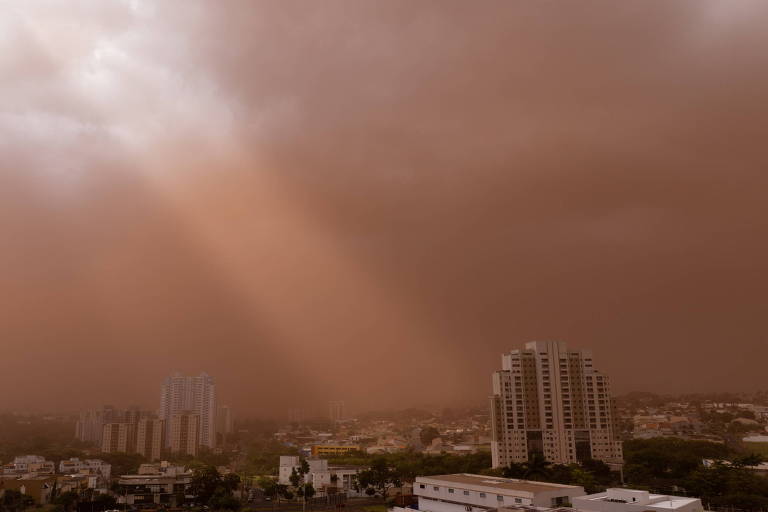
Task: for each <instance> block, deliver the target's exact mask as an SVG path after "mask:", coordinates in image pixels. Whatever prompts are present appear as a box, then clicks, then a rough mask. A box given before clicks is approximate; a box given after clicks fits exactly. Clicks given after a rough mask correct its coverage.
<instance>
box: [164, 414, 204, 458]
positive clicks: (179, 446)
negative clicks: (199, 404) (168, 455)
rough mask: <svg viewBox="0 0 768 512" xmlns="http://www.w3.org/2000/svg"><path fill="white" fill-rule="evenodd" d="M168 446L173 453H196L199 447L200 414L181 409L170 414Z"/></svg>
mask: <svg viewBox="0 0 768 512" xmlns="http://www.w3.org/2000/svg"><path fill="white" fill-rule="evenodd" d="M169 444H170V448H171V451H172V452H173V453H184V454H187V455H193V456H194V455H197V452H198V449H199V447H200V415H199V414H196V413H195V412H194V411H181V412H179V413H177V414H174V415H173V416H171V439H170V443H169Z"/></svg>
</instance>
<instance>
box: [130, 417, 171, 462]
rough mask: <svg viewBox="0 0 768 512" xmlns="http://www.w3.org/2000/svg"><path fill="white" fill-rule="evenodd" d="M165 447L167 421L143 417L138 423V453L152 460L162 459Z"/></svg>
mask: <svg viewBox="0 0 768 512" xmlns="http://www.w3.org/2000/svg"><path fill="white" fill-rule="evenodd" d="M164 447H165V421H163V420H158V419H153V418H141V419H139V420H138V422H137V423H136V453H138V454H140V455H143V456H144V457H146V458H147V459H148V460H150V461H156V460H160V458H161V456H162V452H163V448H164Z"/></svg>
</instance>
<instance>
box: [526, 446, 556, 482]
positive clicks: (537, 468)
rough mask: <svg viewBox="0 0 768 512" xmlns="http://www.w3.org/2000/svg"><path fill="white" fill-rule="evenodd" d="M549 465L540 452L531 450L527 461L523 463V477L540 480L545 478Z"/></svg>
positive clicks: (548, 471) (547, 474) (547, 475)
mask: <svg viewBox="0 0 768 512" xmlns="http://www.w3.org/2000/svg"><path fill="white" fill-rule="evenodd" d="M551 465H552V463H551V462H549V461H548V460H547V459H545V458H544V455H543V454H542V453H539V452H533V453H532V454H531V455H530V457H528V462H524V463H523V467H524V468H525V472H524V473H523V478H524V479H526V480H531V479H537V478H538V479H540V480H547V478H549V475H550V468H549V467H550V466H551Z"/></svg>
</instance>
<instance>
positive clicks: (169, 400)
mask: <svg viewBox="0 0 768 512" xmlns="http://www.w3.org/2000/svg"><path fill="white" fill-rule="evenodd" d="M182 411H193V412H194V413H195V414H197V415H198V416H199V423H200V425H199V437H200V444H201V445H202V446H207V447H208V448H211V449H213V448H215V447H216V413H217V408H216V383H215V380H214V378H213V377H211V376H210V375H208V374H206V373H201V374H200V375H198V376H196V377H188V376H183V375H181V374H178V373H177V374H175V375H172V376H170V377H168V378H166V379H165V381H164V382H163V385H162V389H161V392H160V419H162V420H165V425H166V427H165V428H166V444H170V442H171V439H172V436H171V427H172V423H173V422H172V418H173V416H174V415H176V414H179V413H181V412H182Z"/></svg>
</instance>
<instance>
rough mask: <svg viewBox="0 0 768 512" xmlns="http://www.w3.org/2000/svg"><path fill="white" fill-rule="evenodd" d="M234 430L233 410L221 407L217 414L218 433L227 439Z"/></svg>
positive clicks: (224, 406) (228, 407) (226, 406)
mask: <svg viewBox="0 0 768 512" xmlns="http://www.w3.org/2000/svg"><path fill="white" fill-rule="evenodd" d="M233 430H234V427H233V424H232V408H231V407H230V406H228V405H222V406H221V407H219V411H218V412H217V413H216V432H217V433H218V434H219V435H221V436H223V437H224V438H225V439H226V436H228V435H229V434H231V433H232V432H233Z"/></svg>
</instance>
